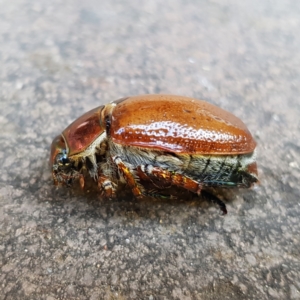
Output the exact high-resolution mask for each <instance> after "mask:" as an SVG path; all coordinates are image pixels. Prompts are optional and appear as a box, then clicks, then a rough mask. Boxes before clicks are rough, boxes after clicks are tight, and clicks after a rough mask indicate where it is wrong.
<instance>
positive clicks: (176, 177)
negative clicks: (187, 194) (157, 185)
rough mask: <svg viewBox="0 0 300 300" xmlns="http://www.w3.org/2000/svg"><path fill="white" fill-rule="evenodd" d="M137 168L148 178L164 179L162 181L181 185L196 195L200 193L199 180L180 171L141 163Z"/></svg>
mask: <svg viewBox="0 0 300 300" xmlns="http://www.w3.org/2000/svg"><path fill="white" fill-rule="evenodd" d="M137 169H138V171H139V173H142V174H146V175H148V178H149V177H150V178H151V177H155V178H157V179H160V180H162V181H164V183H168V184H170V185H175V186H178V187H182V188H184V189H186V190H189V191H191V192H193V193H196V194H198V195H200V193H201V184H199V182H197V181H196V180H193V179H191V178H189V177H187V176H184V175H182V174H180V173H176V172H172V171H168V170H163V169H161V168H159V167H153V166H151V165H146V166H144V165H141V166H138V168H137Z"/></svg>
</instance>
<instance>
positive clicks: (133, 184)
mask: <svg viewBox="0 0 300 300" xmlns="http://www.w3.org/2000/svg"><path fill="white" fill-rule="evenodd" d="M113 161H114V163H115V164H116V166H117V167H118V170H119V172H120V173H121V174H122V176H123V177H124V179H125V181H126V183H127V184H128V186H129V187H130V188H131V190H132V193H133V194H134V196H135V197H137V198H141V197H142V196H143V192H142V189H141V188H140V187H139V185H138V183H137V181H136V178H135V176H134V174H133V171H132V170H130V168H128V167H127V166H126V165H125V164H124V163H123V161H122V159H121V158H120V157H119V156H116V157H114V158H113Z"/></svg>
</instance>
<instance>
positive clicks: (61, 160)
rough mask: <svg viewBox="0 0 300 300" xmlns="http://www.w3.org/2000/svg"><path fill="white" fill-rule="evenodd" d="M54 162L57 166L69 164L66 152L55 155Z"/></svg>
mask: <svg viewBox="0 0 300 300" xmlns="http://www.w3.org/2000/svg"><path fill="white" fill-rule="evenodd" d="M56 163H57V164H58V165H59V166H66V167H67V166H68V165H69V164H70V160H69V159H68V157H67V154H66V153H59V154H57V156H56Z"/></svg>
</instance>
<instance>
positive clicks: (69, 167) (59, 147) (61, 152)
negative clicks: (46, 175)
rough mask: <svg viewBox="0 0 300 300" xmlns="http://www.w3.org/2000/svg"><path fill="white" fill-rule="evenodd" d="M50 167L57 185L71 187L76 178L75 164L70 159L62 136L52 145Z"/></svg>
mask: <svg viewBox="0 0 300 300" xmlns="http://www.w3.org/2000/svg"><path fill="white" fill-rule="evenodd" d="M49 164H50V167H51V169H52V177H53V181H54V184H55V185H70V184H71V182H72V180H73V178H74V177H75V176H74V171H75V170H74V163H73V161H72V160H70V159H69V157H68V148H67V145H66V142H65V140H64V138H63V137H62V135H59V136H57V137H56V138H55V139H54V140H53V142H52V145H51V154H50V161H49Z"/></svg>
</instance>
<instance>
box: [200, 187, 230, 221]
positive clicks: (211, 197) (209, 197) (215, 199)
mask: <svg viewBox="0 0 300 300" xmlns="http://www.w3.org/2000/svg"><path fill="white" fill-rule="evenodd" d="M201 195H202V196H204V197H205V198H206V199H207V200H209V201H211V202H212V203H214V204H217V205H218V206H219V207H220V209H221V211H222V212H223V215H226V214H227V208H226V204H225V203H224V202H223V201H222V200H220V199H219V198H218V197H216V196H214V195H213V194H211V193H209V192H207V191H202V192H201Z"/></svg>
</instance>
